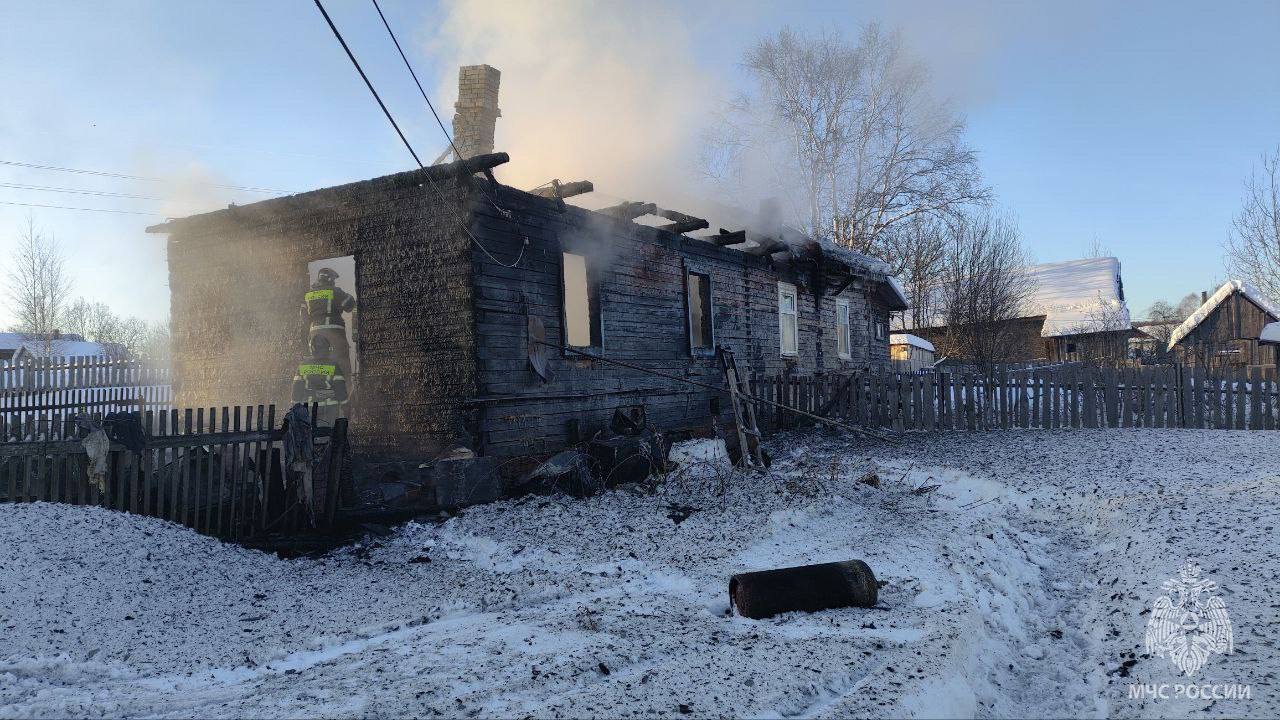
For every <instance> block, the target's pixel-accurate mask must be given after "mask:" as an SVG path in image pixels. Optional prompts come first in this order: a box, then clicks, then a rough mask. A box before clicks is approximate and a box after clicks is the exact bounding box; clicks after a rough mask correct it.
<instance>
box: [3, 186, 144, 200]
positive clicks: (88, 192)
mask: <svg viewBox="0 0 1280 720" xmlns="http://www.w3.org/2000/svg"><path fill="white" fill-rule="evenodd" d="M0 187H4V188H12V189H14V190H38V191H40V192H56V193H70V194H72V195H93V196H96V197H115V198H129V199H131V200H163V199H164V198H161V197H156V196H155V195H134V194H132V193H118V192H108V191H106V190H81V189H78V188H65V187H52V186H49V185H26V184H24V183H7V182H0Z"/></svg>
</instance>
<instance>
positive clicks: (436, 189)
mask: <svg viewBox="0 0 1280 720" xmlns="http://www.w3.org/2000/svg"><path fill="white" fill-rule="evenodd" d="M314 2H315V4H316V7H317V8H319V10H320V14H321V15H324V19H325V22H327V23H329V29H330V30H332V31H333V36H334V37H336V38H337V39H338V42H339V43H341V44H342V49H343V50H345V51H346V52H347V57H348V58H350V59H351V64H352V65H354V66H355V68H356V72H358V73H360V77H361V78H363V79H364V84H365V85H366V86H368V88H369V92H370V93H372V94H373V99H375V100H377V101H378V106H379V107H381V108H382V113H383V114H384V115H386V116H387V120H389V121H390V122H391V126H392V127H394V128H395V129H396V134H398V135H399V136H400V140H401V141H403V142H404V146H405V147H406V148H408V149H409V154H410V155H413V159H414V160H415V161H417V163H418V167H425V166H424V165H423V164H422V161H421V160H419V159H418V154H417V153H416V152H414V151H413V146H411V145H410V144H409V141H408V140H407V139H405V136H404V133H402V132H400V126H399V125H397V124H396V120H395V118H394V117H392V116H391V111H390V110H387V106H386V104H384V103H383V102H382V98H381V97H379V96H378V91H377V90H374V89H373V83H371V82H369V76H368V75H365V72H364V70H363V69H362V68H361V67H360V63H359V62H358V61H357V60H356V56H355V55H354V54H352V52H351V48H350V47H348V46H347V42H346V41H345V40H343V39H342V33H340V32H338V27H337V26H336V25H334V24H333V20H332V18H330V17H329V13H328V12H325V9H324V5H321V4H320V0H314ZM378 14H379V15H382V10H381V8H379V9H378ZM383 24H384V25H386V17H385V16H383ZM386 28H387V32H391V26H390V25H386ZM391 38H392V40H395V34H394V33H392V36H391ZM396 47H397V48H399V47H400V43H398V42H397V43H396ZM400 56H401V57H402V58H404V52H403V51H401V53H400ZM408 62H409V61H408V60H407V59H406V60H405V63H406V64H407V63H408ZM409 72H411V73H412V72H413V68H412V67H410V68H409ZM414 80H415V82H416V81H417V76H416V75H415V76H414ZM418 89H419V90H421V89H422V86H421V84H419V86H418ZM425 95H426V93H425V92H424V93H423V96H424V97H425ZM427 104H428V105H430V101H428V103H427ZM432 112H435V110H434V109H433V110H432ZM438 119H439V118H437V121H438ZM446 136H447V133H446ZM449 143H450V145H452V144H453V141H452V140H450V141H449ZM459 157H461V156H459ZM424 177H425V178H426V180H427V182H428V183H430V184H431V188H432V190H433V191H434V192H435V193H436V195H437V196H441V195H442V193H441V192H440V187H439V186H438V185H436V181H435V179H434V178H432V177H431V173H429V172H428V173H425V174H424ZM490 202H491V203H492V202H493V201H492V200H490ZM495 207H496V206H495ZM499 212H501V210H499ZM454 220H455V221H456V222H457V223H458V227H460V228H461V229H462V232H464V233H466V234H467V237H468V238H470V239H471V242H472V243H473V244H475V246H476V247H477V248H479V249H480V252H483V253H484V254H485V255H487V256H489V259H490V260H492V261H494V262H495V263H497V264H499V265H501V266H503V267H515V266H516V265H519V264H520V260H521V259H523V258H524V251H525V249H527V248H528V247H529V238H527V237H526V238H524V242H523V243H522V244H521V246H520V254H519V255H517V256H516V259H515V260H514V261H512V262H511V263H504V262H502V261H501V260H499V259H498V258H497V257H495V256H494V254H493V253H491V252H489V249H488V248H486V247H485V246H484V244H483V243H481V242H480V241H479V240H478V239H476V236H475V235H473V234H472V233H471V229H470V228H468V227H467V223H466V222H465V220H464V219H463V218H462V217H461V216H458V215H455V216H454Z"/></svg>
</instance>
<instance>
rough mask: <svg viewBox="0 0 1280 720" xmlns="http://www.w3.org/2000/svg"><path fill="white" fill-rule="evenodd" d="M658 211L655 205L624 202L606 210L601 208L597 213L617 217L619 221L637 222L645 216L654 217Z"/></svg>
mask: <svg viewBox="0 0 1280 720" xmlns="http://www.w3.org/2000/svg"><path fill="white" fill-rule="evenodd" d="M657 211H658V206H657V205H654V204H653V203H645V202H629V201H628V202H623V203H618V204H617V205H610V206H609V207H606V208H600V209H599V210H597V211H596V212H598V213H600V214H602V215H608V216H609V217H615V218H618V219H619V220H635V219H636V218H638V217H641V216H643V215H653V214H655V213H656V212H657Z"/></svg>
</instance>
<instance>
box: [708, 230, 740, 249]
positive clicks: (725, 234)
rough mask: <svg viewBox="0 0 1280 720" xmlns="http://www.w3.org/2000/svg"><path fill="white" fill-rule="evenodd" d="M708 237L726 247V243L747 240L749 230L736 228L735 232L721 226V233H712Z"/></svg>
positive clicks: (734, 243)
mask: <svg viewBox="0 0 1280 720" xmlns="http://www.w3.org/2000/svg"><path fill="white" fill-rule="evenodd" d="M707 239H708V240H710V241H711V242H713V243H715V244H717V245H719V246H720V247H724V246H726V245H739V244H741V243H744V242H746V241H747V231H746V230H735V231H734V232H729V231H728V230H725V229H724V228H720V234H719V235H712V236H711V237H709V238H707Z"/></svg>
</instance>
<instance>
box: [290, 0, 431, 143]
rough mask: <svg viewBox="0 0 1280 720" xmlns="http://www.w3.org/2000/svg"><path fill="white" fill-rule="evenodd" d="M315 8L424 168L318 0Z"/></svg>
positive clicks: (383, 112) (401, 140)
mask: <svg viewBox="0 0 1280 720" xmlns="http://www.w3.org/2000/svg"><path fill="white" fill-rule="evenodd" d="M315 4H316V7H317V8H318V9H319V10H320V14H321V15H323V16H324V21H325V22H327V23H329V29H330V30H332V31H333V36H334V37H336V38H337V39H338V42H339V43H340V44H341V45H342V49H343V50H345V51H346V52H347V57H348V58H350V59H351V64H352V65H354V66H355V67H356V72H358V73H360V77H361V78H363V79H364V84H365V85H366V86H367V87H368V88H369V92H371V93H373V99H374V100H377V101H378V107H380V108H382V114H383V115H386V116H387V120H388V121H390V122H391V127H393V128H395V129H396V134H397V135H399V136H400V142H403V143H404V146H405V147H406V148H408V149H409V154H410V155H412V156H413V161H414V162H416V163H418V167H425V166H424V165H423V164H422V161H421V160H419V159H418V153H416V152H414V151H413V146H412V145H410V144H409V140H408V139H407V138H405V136H404V133H403V132H401V131H400V126H399V125H397V124H396V119H395V118H394V117H392V116H391V111H390V110H388V109H387V105H386V103H384V102H382V98H381V97H380V96H379V95H378V91H377V90H374V89H373V83H372V82H370V81H369V76H368V75H365V74H364V68H362V67H360V62H359V61H358V60H356V56H355V55H354V54H352V52H351V48H349V47H347V41H346V40H343V39H342V33H340V32H338V26H337V25H334V24H333V19H332V18H330V17H329V13H328V11H327V10H325V9H324V5H321V4H320V0H315Z"/></svg>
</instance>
